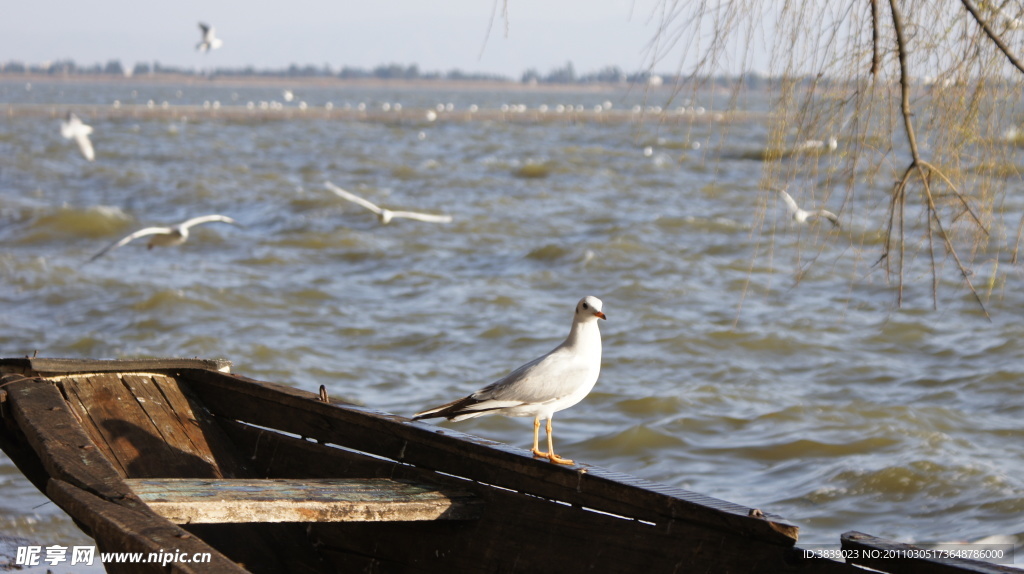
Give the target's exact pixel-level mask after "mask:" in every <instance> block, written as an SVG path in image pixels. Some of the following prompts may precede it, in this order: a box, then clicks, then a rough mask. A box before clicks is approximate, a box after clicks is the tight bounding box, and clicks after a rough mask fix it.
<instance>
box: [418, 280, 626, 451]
mask: <svg viewBox="0 0 1024 574" xmlns="http://www.w3.org/2000/svg"><path fill="white" fill-rule="evenodd" d="M603 307H604V304H603V303H601V300H600V299H598V298H597V297H593V296H590V297H584V298H583V299H580V301H579V303H577V304H576V311H575V313H574V314H573V318H572V328H571V329H570V330H569V336H568V337H567V338H566V339H565V341H564V342H563V343H562V344H561V345H559V346H557V347H555V348H554V350H552V351H551V352H550V353H548V354H546V355H542V356H540V357H538V358H536V359H534V360H532V361H530V362H529V363H526V364H525V365H523V366H521V367H519V368H518V369H516V370H514V371H512V372H511V373H509V374H508V375H506V376H505V377H504V378H502V379H499V380H497V381H495V382H493V383H491V384H490V385H488V386H486V387H484V388H482V389H480V390H479V391H477V392H475V393H473V394H471V395H469V396H467V397H464V398H461V399H458V400H456V401H452V402H450V403H448V404H445V405H441V406H439V407H434V408H432V409H427V410H425V411H422V412H418V413H416V414H415V415H413V420H419V419H431V418H439V417H444V418H446V419H448V420H450V421H461V420H465V419H471V418H474V417H480V416H484V415H491V414H501V415H505V416H509V417H533V449H532V452H533V456H535V457H539V458H546V459H548V460H549V461H551V462H554V463H558V464H573V461H572V460H570V459H567V458H562V457H560V456H558V455H557V454H555V446H554V438H553V437H552V435H551V419H552V417H553V416H554V414H555V413H557V412H558V411H561V410H564V409H567V408H569V407H571V406H573V405H575V404H576V403H578V402H580V401H581V400H583V398H584V397H586V396H587V395H588V394H590V391H591V389H593V388H594V384H595V383H597V377H598V376H599V375H600V374H601V331H600V329H599V328H598V326H597V320H598V319H605V318H606V317H605V315H604V313H603V312H602V309H603ZM544 419H547V421H548V422H547V426H546V430H547V435H548V450H547V452H543V451H541V450H540V448H539V445H538V442H539V440H540V436H539V435H540V421H542V420H544Z"/></svg>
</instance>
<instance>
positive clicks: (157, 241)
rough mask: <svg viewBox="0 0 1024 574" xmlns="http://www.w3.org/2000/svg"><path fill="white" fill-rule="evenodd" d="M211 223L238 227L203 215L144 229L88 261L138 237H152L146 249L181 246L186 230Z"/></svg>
mask: <svg viewBox="0 0 1024 574" xmlns="http://www.w3.org/2000/svg"><path fill="white" fill-rule="evenodd" d="M211 221H220V222H223V223H232V224H235V225H238V224H239V223H238V222H237V221H235V220H234V219H231V218H230V217H228V216H226V215H203V216H201V217H193V218H192V219H189V220H188V221H185V222H183V223H179V224H177V225H175V226H173V227H146V228H145V229H140V230H138V231H136V232H135V233H132V234H131V235H128V236H127V237H124V238H122V239H120V240H118V241H117V242H115V243H111V244H110V245H108V246H107V247H105V248H104V249H103V251H100V252H99V253H97V254H96V255H93V256H92V258H91V259H89V261H95V260H97V259H99V258H100V257H103V255H105V254H106V253H107V252H108V251H112V250H114V249H117V248H118V247H121V246H122V245H126V244H128V243H130V242H131V241H134V240H136V239H138V238H140V237H145V236H147V235H152V236H153V237H152V239H150V240H149V244H148V245H146V249H152V248H154V247H170V246H172V245H181V244H182V243H185V242H186V241H188V229H189V228H190V227H192V226H193V225H199V224H200V223H209V222H211Z"/></svg>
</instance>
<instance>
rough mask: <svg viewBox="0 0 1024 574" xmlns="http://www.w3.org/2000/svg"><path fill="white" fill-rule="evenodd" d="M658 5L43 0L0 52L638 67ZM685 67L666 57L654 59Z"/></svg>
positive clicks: (38, 59) (188, 64)
mask: <svg viewBox="0 0 1024 574" xmlns="http://www.w3.org/2000/svg"><path fill="white" fill-rule="evenodd" d="M656 6H657V4H656V3H649V4H640V3H636V2H632V1H628V0H616V1H613V2H601V3H590V2H584V1H582V0H569V1H565V2H554V3H542V2H539V1H537V0H514V1H510V2H509V3H508V7H509V13H508V16H507V18H505V17H504V16H503V13H502V10H503V7H504V4H503V3H501V2H498V3H494V2H478V1H477V2H474V1H470V0H454V1H452V2H445V3H440V4H429V5H428V4H424V3H420V2H413V1H410V0H397V1H395V2H390V3H387V4H386V5H381V4H376V3H350V2H343V3H338V4H333V3H328V2H325V1H323V0H299V1H298V2H295V3H292V4H291V5H290V6H289V7H288V9H287V10H282V9H280V8H279V7H278V6H277V5H272V4H270V3H269V2H260V1H257V2H252V3H242V2H235V1H228V2H222V3H216V4H205V3H204V4H200V3H199V2H197V1H196V0H184V1H182V2H177V3H167V4H159V5H156V4H153V5H151V4H145V3H143V4H140V3H135V2H127V1H124V0H101V1H100V2H98V3H90V4H88V5H85V4H77V3H68V2H54V1H46V0H43V1H41V2H35V3H16V4H13V5H11V6H9V7H7V9H6V10H5V12H7V14H5V17H4V19H3V21H2V22H0V60H2V61H5V62H9V61H18V62H22V63H25V64H45V63H47V62H56V61H61V60H69V59H70V60H73V61H74V62H75V63H76V64H78V65H82V66H89V65H93V64H102V63H106V62H109V61H112V60H118V61H120V62H121V64H122V65H123V66H124V67H125V68H128V69H130V68H132V67H133V66H134V65H135V64H136V63H140V62H145V63H150V64H152V63H153V62H159V63H160V64H161V65H164V66H172V67H180V68H185V69H197V68H201V69H215V68H244V67H247V66H252V67H254V68H257V69H279V68H287V67H288V66H290V65H293V64H296V65H299V66H306V65H314V66H318V67H320V66H324V65H328V66H331V67H332V68H333V69H340V68H342V67H345V66H350V67H354V68H364V69H372V68H374V67H376V66H379V65H387V64H391V63H395V64H400V65H411V64H415V65H417V66H418V67H419V69H420V70H421V71H423V72H442V73H443V72H447V71H450V70H460V71H463V72H467V73H484V74H498V75H502V76H506V77H509V78H513V79H515V78H518V77H519V76H520V75H521V74H522V73H523V72H525V71H527V70H531V69H533V70H536V71H537V72H539V73H541V74H546V73H548V72H550V71H552V70H554V69H557V68H561V67H563V66H565V64H566V63H567V62H571V63H572V64H573V67H574V68H575V70H576V71H577V72H578V73H590V72H596V71H598V70H600V69H603V68H605V67H608V66H616V67H618V68H620V69H621V70H623V71H624V72H626V73H632V72H635V71H639V70H643V69H647V68H649V67H650V64H651V62H650V54H649V51H648V46H649V44H650V42H651V39H652V38H653V37H654V36H655V35H656V33H657V17H655V16H652V10H654V9H655V7H656ZM200 21H202V22H206V23H208V24H210V25H213V26H214V27H215V28H216V33H217V36H218V37H220V38H221V39H223V41H224V45H223V46H222V47H221V48H220V49H217V50H213V51H211V52H210V53H209V54H204V53H201V52H198V51H196V49H195V46H196V44H197V43H198V42H199V40H200V32H199V27H198V23H199V22H200ZM506 24H507V29H506ZM678 67H679V62H678V61H673V60H671V59H670V58H669V59H666V60H665V61H663V62H661V63H660V64H659V65H658V66H655V68H656V70H657V69H662V68H664V69H665V70H669V71H675V70H677V69H678Z"/></svg>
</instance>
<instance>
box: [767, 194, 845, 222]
mask: <svg viewBox="0 0 1024 574" xmlns="http://www.w3.org/2000/svg"><path fill="white" fill-rule="evenodd" d="M776 191H778V192H779V193H780V194H782V199H783V200H784V201H785V202H786V208H787V209H788V210H789V215H790V216H791V217H792V218H793V221H796V222H797V223H807V220H808V219H809V218H811V217H824V218H825V219H827V220H829V221H831V222H832V225H833V226H835V227H839V216H837V215H836V214H834V213H832V212H831V211H826V210H824V209H815V210H813V211H807V210H805V209H800V206H798V205H797V204H796V202H795V201H793V198H792V197H790V195H789V194H788V193H786V190H784V189H777V190H776Z"/></svg>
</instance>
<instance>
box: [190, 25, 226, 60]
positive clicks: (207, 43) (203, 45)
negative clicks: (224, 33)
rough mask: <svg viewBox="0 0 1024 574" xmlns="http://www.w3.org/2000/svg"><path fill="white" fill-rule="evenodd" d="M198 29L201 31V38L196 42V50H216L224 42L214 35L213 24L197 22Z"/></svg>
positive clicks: (207, 51) (208, 51)
mask: <svg viewBox="0 0 1024 574" xmlns="http://www.w3.org/2000/svg"><path fill="white" fill-rule="evenodd" d="M199 30H200V31H201V32H202V33H203V39H202V40H200V41H199V43H198V44H196V50H199V51H200V52H206V53H207V54H208V53H210V50H216V49H217V48H220V47H221V45H223V44H224V42H223V41H222V40H221V39H220V38H218V37H217V36H216V33H215V31H214V29H213V26H209V25H207V24H203V23H202V22H200V23H199Z"/></svg>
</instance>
